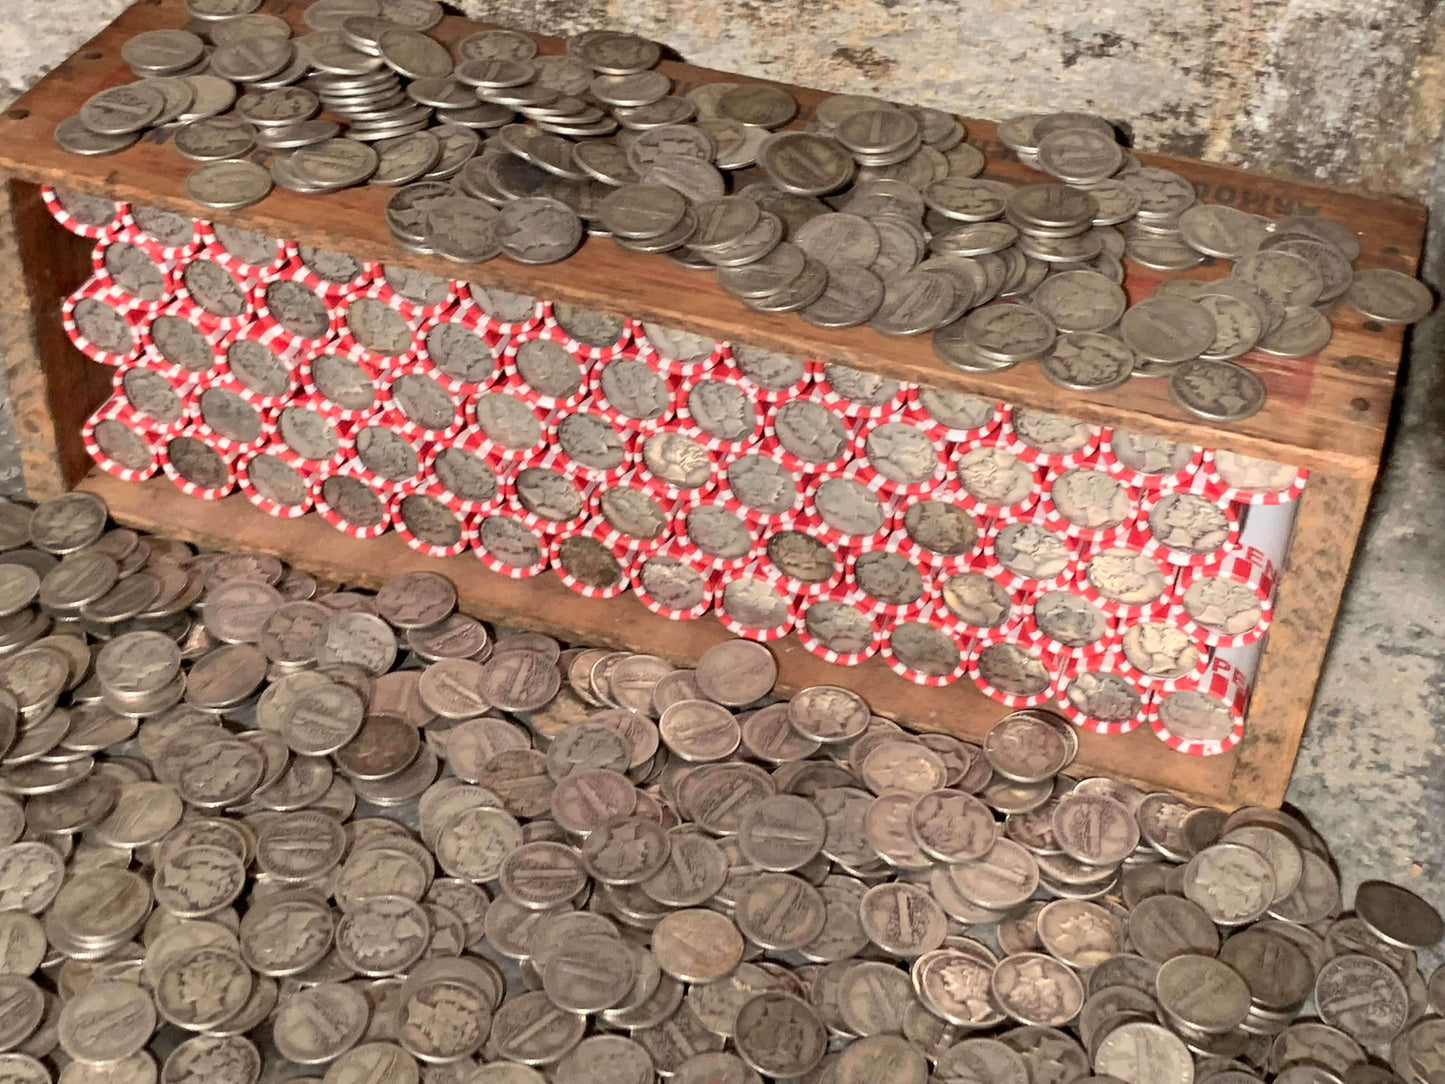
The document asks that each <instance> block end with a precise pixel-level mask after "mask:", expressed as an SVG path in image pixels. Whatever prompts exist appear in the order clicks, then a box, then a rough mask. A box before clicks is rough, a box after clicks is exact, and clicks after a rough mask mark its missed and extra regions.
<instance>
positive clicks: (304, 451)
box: [272, 395, 354, 470]
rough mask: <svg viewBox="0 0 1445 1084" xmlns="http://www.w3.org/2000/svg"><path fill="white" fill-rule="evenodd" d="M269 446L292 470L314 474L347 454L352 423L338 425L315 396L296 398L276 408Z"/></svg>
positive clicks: (349, 448)
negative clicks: (308, 470) (298, 468)
mask: <svg viewBox="0 0 1445 1084" xmlns="http://www.w3.org/2000/svg"><path fill="white" fill-rule="evenodd" d="M272 425H273V426H274V428H275V432H274V433H273V434H272V445H273V447H274V448H275V451H276V454H277V455H279V456H280V457H281V458H282V459H284V460H285V461H286V462H288V463H290V464H291V465H292V466H295V467H301V468H305V469H310V470H316V469H319V468H321V467H323V466H326V465H328V464H335V463H340V462H341V461H342V459H343V457H344V456H349V455H350V454H351V447H350V443H349V442H350V438H351V434H352V430H353V428H354V423H352V422H346V421H342V420H341V419H340V418H338V417H336V415H335V411H334V410H332V409H331V408H330V407H328V406H327V405H326V404H325V403H324V402H322V401H321V400H320V399H318V398H316V397H315V396H307V395H298V396H297V397H296V398H294V399H292V400H290V401H289V402H286V403H283V404H282V405H281V406H279V407H277V408H276V414H275V417H274V418H273V419H272Z"/></svg>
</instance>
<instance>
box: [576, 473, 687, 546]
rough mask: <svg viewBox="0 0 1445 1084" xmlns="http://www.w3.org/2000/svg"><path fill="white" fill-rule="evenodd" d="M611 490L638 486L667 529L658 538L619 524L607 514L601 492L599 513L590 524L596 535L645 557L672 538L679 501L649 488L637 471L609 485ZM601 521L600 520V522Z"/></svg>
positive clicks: (608, 487)
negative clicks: (628, 529)
mask: <svg viewBox="0 0 1445 1084" xmlns="http://www.w3.org/2000/svg"><path fill="white" fill-rule="evenodd" d="M605 488H606V489H607V490H614V489H620V488H627V489H633V490H636V491H637V492H638V493H640V494H641V495H642V496H643V497H645V498H646V499H647V500H648V501H650V502H651V503H652V505H653V507H654V508H656V509H657V511H658V513H659V517H660V519H661V520H662V523H663V529H662V530H661V531H660V532H659V533H658V535H657V537H655V538H642V537H639V536H637V535H632V534H627V533H625V532H624V531H622V530H621V529H620V528H619V527H617V526H616V525H615V524H613V523H611V522H610V521H609V520H608V519H607V518H606V515H605V511H603V509H605V506H604V505H603V504H602V502H601V500H600V497H601V492H600V491H599V493H598V497H599V500H598V508H599V514H598V515H597V516H596V517H595V521H594V523H591V524H589V525H588V526H589V528H590V529H591V530H592V531H593V532H594V534H593V537H595V538H597V539H598V540H599V541H601V542H602V543H603V544H604V545H606V546H607V547H608V548H609V549H611V550H612V551H613V552H614V553H619V552H626V553H629V554H632V555H633V556H635V557H644V556H649V555H651V554H654V553H656V552H657V551H658V550H660V549H662V548H663V547H664V546H666V545H667V544H668V543H669V542H671V541H672V531H671V524H672V521H673V517H674V516H676V514H677V502H676V501H674V500H672V499H670V498H668V497H663V496H659V495H658V494H656V493H654V492H652V491H650V490H648V489H647V488H646V487H645V486H644V485H643V484H642V483H641V482H640V481H639V480H638V479H637V477H636V474H635V473H632V472H629V473H628V474H624V475H623V476H622V477H621V478H619V479H618V480H617V481H616V482H615V483H613V484H611V485H609V486H606V487H605ZM597 521H600V522H597Z"/></svg>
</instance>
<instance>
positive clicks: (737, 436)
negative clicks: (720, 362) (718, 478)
mask: <svg viewBox="0 0 1445 1084" xmlns="http://www.w3.org/2000/svg"><path fill="white" fill-rule="evenodd" d="M677 419H678V422H679V423H680V424H681V426H682V428H683V432H685V433H687V434H688V435H689V436H691V437H693V438H695V439H696V440H698V441H700V442H702V443H703V444H705V445H706V446H707V447H708V448H710V449H711V450H712V451H714V452H717V453H718V455H719V456H721V457H722V458H723V459H724V460H725V459H727V458H728V457H730V456H736V455H740V454H742V453H743V452H745V451H747V450H748V449H750V448H752V447H754V446H755V445H757V444H758V443H759V442H760V441H761V440H762V439H763V431H764V414H763V403H762V401H761V400H759V399H758V398H757V397H756V396H754V395H752V394H751V393H750V391H749V389H748V388H747V387H746V386H745V385H744V384H743V382H742V381H741V380H739V379H738V378H737V377H736V376H733V375H731V374H730V373H728V371H727V370H726V369H725V368H719V369H716V370H713V369H709V370H708V371H706V372H703V373H697V374H694V375H693V376H690V377H688V378H686V379H685V380H684V381H683V384H682V387H681V390H680V391H679V393H678V408H677Z"/></svg>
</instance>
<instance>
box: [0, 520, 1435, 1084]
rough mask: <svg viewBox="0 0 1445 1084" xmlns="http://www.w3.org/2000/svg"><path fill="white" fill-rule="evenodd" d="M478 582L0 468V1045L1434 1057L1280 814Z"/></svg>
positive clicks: (847, 1075)
mask: <svg viewBox="0 0 1445 1084" xmlns="http://www.w3.org/2000/svg"><path fill="white" fill-rule="evenodd" d="M456 604H457V596H456V592H455V590H454V588H453V587H452V585H451V584H450V583H449V582H448V581H447V580H445V579H444V578H442V577H440V576H437V575H435V574H431V573H412V574H408V575H404V576H400V577H398V578H396V579H393V580H391V581H389V582H388V583H386V584H385V585H384V586H382V587H381V589H380V590H378V591H377V592H376V593H375V594H366V593H362V592H358V591H352V590H348V589H346V588H345V587H343V586H342V585H338V584H334V583H325V582H321V581H318V580H316V579H315V578H313V577H311V576H309V575H307V574H305V573H302V572H299V571H296V570H292V569H287V568H285V567H284V566H282V565H281V564H280V563H279V562H278V561H276V560H275V559H274V558H272V557H269V556H267V555H264V554H257V553H195V552H193V551H192V550H191V548H190V547H188V546H186V545H184V544H182V543H179V542H176V541H173V540H169V539H165V538H160V537H154V536H141V535H138V534H136V533H135V532H133V531H130V530H127V529H124V528H117V527H112V526H110V525H109V523H108V520H107V512H106V509H105V507H104V505H103V504H102V503H101V502H99V501H98V500H97V499H96V498H94V497H92V496H89V495H87V494H82V493H76V494H70V495H67V496H64V497H61V498H58V499H56V500H52V501H47V502H45V503H43V504H41V505H39V506H38V507H36V508H33V509H32V508H30V507H27V506H22V505H20V504H13V503H6V504H0V610H3V613H4V616H3V617H0V1007H3V1011H0V1080H4V1081H7V1082H14V1084H45V1082H49V1081H54V1080H57V1079H58V1080H59V1081H61V1082H62V1084H83V1082H100V1081H104V1082H109V1084H119V1082H124V1084H151V1082H154V1081H156V1080H158V1079H159V1080H161V1081H164V1082H167V1084H192V1082H195V1084H201V1082H204V1084H257V1082H258V1081H260V1080H262V1079H264V1080H266V1081H277V1082H280V1081H295V1080H307V1079H309V1080H323V1081H326V1082H328V1084H353V1082H368V1084H421V1082H423V1081H425V1082H429V1084H547V1082H549V1081H550V1082H552V1084H584V1082H585V1084H648V1082H651V1081H654V1080H662V1079H669V1080H671V1081H673V1082H674V1084H760V1082H761V1080H762V1079H764V1078H766V1079H772V1080H798V1081H807V1082H809V1084H879V1082H887V1084H929V1082H930V1081H931V1082H936V1084H994V1082H1007V1084H1070V1082H1072V1081H1079V1080H1085V1079H1095V1080H1105V1081H1111V1082H1113V1081H1117V1082H1121V1084H1159V1082H1161V1081H1162V1082H1167V1084H1194V1082H1196V1081H1198V1082H1200V1084H1204V1082H1210V1084H1262V1082H1264V1081H1266V1080H1273V1081H1283V1082H1286V1084H1430V1082H1433V1081H1434V1080H1435V1079H1436V1076H1437V1074H1438V1067H1439V1065H1440V1064H1441V1059H1442V1058H1445V1019H1442V1016H1441V1015H1440V1014H1441V1013H1442V1012H1445V971H1437V972H1436V973H1435V974H1434V975H1433V976H1432V977H1431V980H1430V981H1429V982H1427V981H1425V979H1424V978H1423V977H1422V975H1421V973H1420V970H1419V967H1418V963H1417V952H1419V951H1421V950H1426V949H1429V948H1431V947H1432V946H1434V945H1435V944H1436V942H1437V941H1438V940H1439V939H1440V937H1441V934H1442V925H1441V920H1440V917H1439V915H1438V914H1436V912H1435V911H1434V910H1433V909H1432V908H1431V907H1430V906H1429V905H1428V904H1427V903H1426V902H1425V901H1424V900H1423V899H1421V898H1420V897H1419V896H1417V895H1415V894H1414V893H1412V892H1410V891H1409V890H1407V889H1405V888H1402V887H1399V886H1396V885H1393V884H1387V883H1384V882H1378V881H1375V882H1366V883H1365V884H1362V885H1361V886H1360V887H1359V888H1358V890H1357V891H1356V893H1355V898H1354V910H1353V912H1351V913H1342V912H1341V898H1340V884H1339V880H1338V874H1337V872H1336V871H1335V869H1334V867H1333V865H1332V863H1331V861H1330V858H1329V854H1328V851H1327V849H1326V847H1325V845H1324V843H1323V841H1322V840H1320V839H1319V837H1318V836H1317V835H1315V833H1314V832H1313V831H1312V830H1311V829H1310V828H1309V827H1308V826H1307V825H1305V824H1304V823H1302V822H1301V821H1300V820H1298V819H1297V818H1295V817H1293V816H1291V815H1289V814H1287V813H1283V812H1279V811H1275V810H1269V809H1258V808H1246V809H1240V810H1237V811H1235V812H1233V813H1229V814H1226V813H1224V812H1221V811H1219V810H1215V809H1208V808H1194V807H1191V806H1189V805H1188V804H1186V803H1184V802H1182V801H1180V800H1179V799H1177V798H1175V797H1173V796H1171V795H1169V794H1165V793H1151V794H1145V793H1143V792H1141V791H1139V790H1137V789H1135V788H1134V787H1131V786H1129V785H1128V784H1125V783H1121V782H1116V781H1112V780H1109V779H1106V778H1088V779H1083V780H1075V779H1072V778H1070V777H1069V776H1068V775H1067V774H1065V773H1067V771H1068V769H1069V766H1070V763H1071V760H1072V758H1073V756H1074V752H1075V749H1076V744H1075V741H1074V739H1073V732H1072V730H1071V729H1070V728H1069V727H1068V726H1067V725H1066V724H1064V723H1063V722H1062V721H1061V720H1060V719H1058V718H1057V717H1054V716H1052V715H1050V714H1049V713H1047V712H1041V711H1033V710H1030V711H1020V712H1015V713H1013V714H1011V715H1009V716H1007V717H1005V718H1004V719H1002V720H1001V721H1000V722H998V723H997V724H996V725H995V726H994V727H993V728H992V729H991V730H990V731H989V732H988V734H987V736H986V737H985V739H984V741H983V744H982V746H981V747H980V746H976V745H971V744H968V743H965V742H963V741H960V740H958V739H956V738H953V737H949V736H947V735H943V734H925V735H915V734H911V733H908V732H905V731H903V730H901V729H900V728H899V727H897V726H896V725H894V724H892V723H890V722H888V721H887V720H885V719H882V718H879V717H877V716H875V715H873V714H872V712H871V711H870V709H869V706H868V705H867V704H866V703H865V702H864V701H863V700H862V699H860V698H859V697H858V696H857V695H855V694H854V693H851V692H849V691H847V690H845V689H841V688H836V687H831V686H820V687H812V688H806V689H801V690H798V691H797V692H796V693H795V694H794V695H793V696H792V697H791V699H781V698H778V697H777V696H776V695H775V689H774V684H775V680H776V673H777V671H776V664H775V662H774V660H773V658H772V656H771V655H770V654H769V652H768V650H767V649H766V648H765V647H763V646H761V645H758V644H754V643H748V642H743V641H728V642H724V643H721V644H719V645H718V646H716V647H715V648H712V649H710V650H709V651H708V652H706V653H705V654H704V655H703V656H702V657H701V658H700V659H699V660H697V664H696V667H695V668H692V669H686V668H675V667H673V666H672V665H670V664H668V663H667V662H665V661H664V660H662V659H660V658H656V657H653V656H647V655H635V654H631V653H627V652H617V651H610V650H606V649H600V648H591V647H585V646H570V647H565V648H564V647H563V646H562V645H560V644H559V643H557V642H556V641H554V640H552V639H549V638H548V637H546V636H542V635H537V634H530V633H507V632H505V631H504V630H500V629H497V630H492V629H488V628H487V627H486V626H484V625H483V624H482V623H481V622H479V621H478V620H476V619H475V618H473V617H470V616H467V615H465V614H462V613H459V612H457V610H456ZM1302 1014H1310V1015H1302Z"/></svg>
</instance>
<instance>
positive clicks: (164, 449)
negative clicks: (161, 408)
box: [156, 433, 236, 501]
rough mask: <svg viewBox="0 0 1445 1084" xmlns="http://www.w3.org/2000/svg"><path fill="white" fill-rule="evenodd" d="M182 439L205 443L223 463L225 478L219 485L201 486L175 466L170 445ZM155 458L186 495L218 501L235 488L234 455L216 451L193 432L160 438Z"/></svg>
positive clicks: (167, 475)
mask: <svg viewBox="0 0 1445 1084" xmlns="http://www.w3.org/2000/svg"><path fill="white" fill-rule="evenodd" d="M182 440H195V441H199V442H200V443H201V444H205V445H206V447H208V448H210V449H211V451H212V452H213V453H214V454H215V456H216V458H217V460H218V461H219V462H220V463H222V464H224V465H225V470H226V479H225V481H224V482H223V483H222V484H221V485H218V486H202V485H200V484H198V483H197V482H194V481H192V480H191V479H189V478H186V477H185V476H184V475H182V474H181V472H180V471H178V470H177V469H176V468H175V466H174V464H173V463H172V462H171V447H172V445H173V444H174V443H175V442H176V441H182ZM156 458H157V459H159V460H160V464H161V470H163V471H164V472H165V475H166V477H167V478H169V479H170V480H171V481H172V482H173V483H174V484H175V486H176V488H177V489H179V490H180V491H181V492H182V493H184V494H185V495H186V496H187V497H198V498H199V499H201V500H203V501H218V500H220V499H221V498H222V497H225V496H227V495H228V494H230V493H231V492H233V491H234V490H235V488H236V457H235V456H231V455H225V454H223V453H221V452H220V451H217V450H216V449H215V448H214V447H212V446H211V445H210V443H209V442H208V441H206V440H205V439H204V438H202V437H198V436H195V435H194V434H193V433H180V434H178V435H176V436H173V437H169V438H162V439H161V440H160V441H159V443H158V445H157V447H156Z"/></svg>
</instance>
